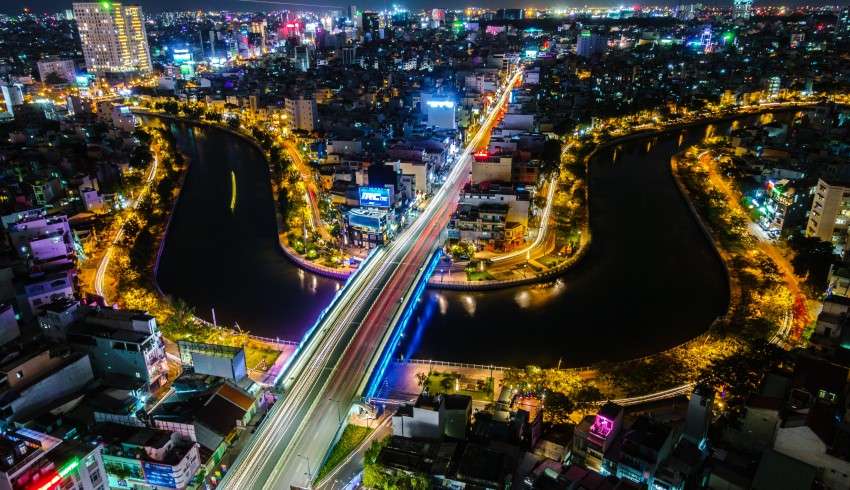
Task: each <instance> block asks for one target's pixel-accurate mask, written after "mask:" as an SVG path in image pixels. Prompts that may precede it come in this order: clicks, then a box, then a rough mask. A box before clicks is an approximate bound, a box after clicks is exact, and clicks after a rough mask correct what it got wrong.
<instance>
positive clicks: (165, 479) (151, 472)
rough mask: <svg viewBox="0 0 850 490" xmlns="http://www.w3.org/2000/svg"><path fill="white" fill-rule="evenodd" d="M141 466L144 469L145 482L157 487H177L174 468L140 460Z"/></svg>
mask: <svg viewBox="0 0 850 490" xmlns="http://www.w3.org/2000/svg"><path fill="white" fill-rule="evenodd" d="M142 468H143V469H144V471H145V481H146V482H147V483H150V484H151V485H156V486H158V487H165V488H177V482H176V481H175V480H174V468H173V467H172V466H170V465H167V464H159V463H152V462H148V461H142Z"/></svg>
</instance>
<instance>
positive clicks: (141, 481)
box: [91, 423, 201, 489]
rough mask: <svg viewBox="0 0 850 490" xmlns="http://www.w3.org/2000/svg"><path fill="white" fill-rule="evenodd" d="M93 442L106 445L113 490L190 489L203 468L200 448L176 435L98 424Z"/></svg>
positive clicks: (105, 458) (107, 462) (104, 461)
mask: <svg viewBox="0 0 850 490" xmlns="http://www.w3.org/2000/svg"><path fill="white" fill-rule="evenodd" d="M91 439H92V440H93V441H94V442H98V443H100V444H102V445H103V464H104V467H105V468H106V472H107V474H108V475H109V486H110V487H111V488H125V487H129V488H154V489H156V488H175V489H183V488H187V487H188V486H189V484H190V483H191V482H192V480H193V479H194V478H195V475H196V474H197V472H198V469H199V468H200V467H201V460H200V455H199V453H198V444H197V443H195V442H192V441H191V440H188V439H186V438H184V437H182V436H181V435H180V434H178V433H176V432H170V431H167V430H160V429H150V428H147V427H130V426H126V425H119V424H113V423H102V424H96V425H95V426H94V428H93V429H92V431H91Z"/></svg>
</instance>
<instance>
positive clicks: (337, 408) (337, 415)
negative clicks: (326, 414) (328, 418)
mask: <svg viewBox="0 0 850 490" xmlns="http://www.w3.org/2000/svg"><path fill="white" fill-rule="evenodd" d="M328 401H331V402H334V404H336V418H337V419H338V420H339V423H340V424H342V412H341V411H340V408H339V407H340V405H341V404H342V402H341V401H339V400H337V399H335V398H328Z"/></svg>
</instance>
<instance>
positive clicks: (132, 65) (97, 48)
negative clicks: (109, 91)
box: [74, 2, 151, 74]
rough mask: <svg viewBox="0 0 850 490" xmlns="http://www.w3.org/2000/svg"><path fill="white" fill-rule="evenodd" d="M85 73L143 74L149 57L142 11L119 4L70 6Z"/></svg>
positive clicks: (77, 4) (147, 65)
mask: <svg viewBox="0 0 850 490" xmlns="http://www.w3.org/2000/svg"><path fill="white" fill-rule="evenodd" d="M74 17H75V18H76V19H77V28H78V29H79V31H80V41H82V44H83V55H84V56H85V58H86V68H87V69H88V71H89V72H92V73H97V74H104V73H131V72H140V73H147V72H150V71H151V56H150V51H149V50H148V36H147V33H146V32H145V19H144V17H143V15H142V7H140V6H138V5H122V4H121V3H117V2H115V3H109V2H103V3H94V2H87V3H74Z"/></svg>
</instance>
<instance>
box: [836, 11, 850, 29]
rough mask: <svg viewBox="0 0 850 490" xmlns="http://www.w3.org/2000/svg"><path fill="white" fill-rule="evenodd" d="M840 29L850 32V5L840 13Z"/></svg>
mask: <svg viewBox="0 0 850 490" xmlns="http://www.w3.org/2000/svg"><path fill="white" fill-rule="evenodd" d="M838 31H839V32H847V33H850V7H845V8H844V9H842V10H841V12H839V13H838Z"/></svg>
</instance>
